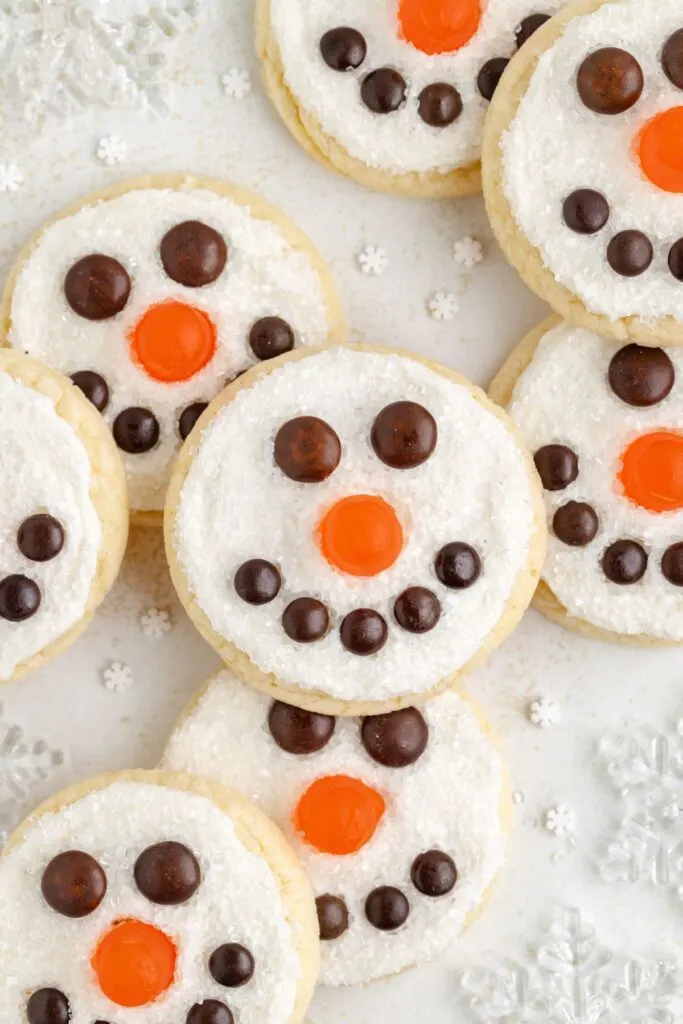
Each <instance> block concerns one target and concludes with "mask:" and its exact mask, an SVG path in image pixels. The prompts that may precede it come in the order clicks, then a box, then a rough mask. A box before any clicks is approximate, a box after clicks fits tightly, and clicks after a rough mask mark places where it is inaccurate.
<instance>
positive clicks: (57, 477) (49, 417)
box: [0, 349, 128, 683]
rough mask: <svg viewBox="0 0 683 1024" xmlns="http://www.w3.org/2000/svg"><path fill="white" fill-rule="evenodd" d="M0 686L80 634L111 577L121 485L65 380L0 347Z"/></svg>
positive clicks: (93, 420) (92, 421)
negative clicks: (1, 495)
mask: <svg viewBox="0 0 683 1024" xmlns="http://www.w3.org/2000/svg"><path fill="white" fill-rule="evenodd" d="M0 409H1V410H2V415H1V416H0V480H2V489H3V497H2V502H0V683H3V682H7V681H8V680H10V679H13V678H15V677H16V676H18V675H21V674H23V673H24V672H26V671H28V670H29V669H32V668H37V667H39V666H40V665H44V664H46V663H47V662H48V661H50V660H51V659H52V658H54V657H55V656H56V655H57V654H59V653H60V652H61V651H63V650H64V649H65V648H66V647H68V645H69V644H70V643H72V642H73V641H74V640H75V639H76V637H77V636H78V635H79V633H81V632H82V631H83V629H85V627H86V626H87V625H88V623H89V622H90V620H91V618H92V616H93V613H94V612H95V609H96V608H97V606H98V605H99V604H100V602H101V601H102V600H103V598H104V597H105V595H106V594H107V592H108V591H109V589H110V588H111V586H112V584H113V583H114V580H115V579H116V576H117V574H118V571H119V567H120V565H121V560H122V558H123V553H124V550H125V547H126V540H127V536H128V504H127V496H126V482H125V477H124V473H123V467H122V465H121V461H120V459H119V457H118V454H117V452H116V448H115V446H114V442H113V441H112V439H111V435H110V433H109V431H108V430H107V429H106V427H105V426H104V424H103V422H102V419H101V417H100V416H99V415H98V413H97V412H96V411H95V410H94V409H93V407H92V406H91V405H90V403H89V402H88V401H86V399H85V398H84V397H83V395H82V394H81V393H80V391H79V390H78V389H77V388H76V387H74V385H73V384H72V383H71V381H69V380H67V379H66V378H64V377H62V376H61V375H60V374H58V373H55V372H54V371H53V370H49V369H48V368H47V367H45V366H42V365H41V364H40V363H38V362H36V361H35V360H33V359H29V358H28V357H27V356H22V355H19V354H18V353H16V352H11V351H7V350H2V349H0Z"/></svg>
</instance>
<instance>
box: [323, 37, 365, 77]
mask: <svg viewBox="0 0 683 1024" xmlns="http://www.w3.org/2000/svg"><path fill="white" fill-rule="evenodd" d="M320 52H321V54H322V58H323V60H324V61H325V63H326V64H327V66H328V67H330V68H332V70H333V71H353V70H355V68H359V67H360V66H361V64H362V63H363V61H364V60H365V58H366V56H367V52H368V45H367V43H366V42H365V38H364V37H363V36H362V35H361V33H360V32H358V30H357V29H355V28H349V27H348V26H340V27H339V28H331V29H330V30H329V31H328V32H326V33H325V35H324V36H323V37H322V39H321V40H320Z"/></svg>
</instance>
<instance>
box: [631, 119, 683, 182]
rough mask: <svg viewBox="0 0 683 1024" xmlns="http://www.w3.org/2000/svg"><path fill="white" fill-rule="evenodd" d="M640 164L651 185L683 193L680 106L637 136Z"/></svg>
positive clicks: (647, 125)
mask: <svg viewBox="0 0 683 1024" xmlns="http://www.w3.org/2000/svg"><path fill="white" fill-rule="evenodd" d="M639 149H640V164H641V167H642V168H643V171H644V172H645V174H646V175H647V177H648V178H649V179H650V181H651V182H652V184H653V185H656V186H657V187H658V188H661V189H663V190H664V191H665V192H683V107H672V108H671V110H665V111H664V113H663V114H657V115H656V117H653V118H652V120H651V121H648V123H647V124H646V125H645V127H644V128H643V130H642V131H641V133H640V137H639Z"/></svg>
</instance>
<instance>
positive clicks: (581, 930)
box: [462, 910, 683, 1024]
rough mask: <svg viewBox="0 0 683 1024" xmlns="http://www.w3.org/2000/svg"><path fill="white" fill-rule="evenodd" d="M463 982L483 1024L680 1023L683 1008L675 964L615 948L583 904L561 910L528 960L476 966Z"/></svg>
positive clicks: (681, 985) (477, 1017)
mask: <svg viewBox="0 0 683 1024" xmlns="http://www.w3.org/2000/svg"><path fill="white" fill-rule="evenodd" d="M529 948H530V949H533V948H534V946H532V945H531V943H530V944H529ZM462 984H463V988H464V990H465V991H466V992H467V993H469V995H470V998H469V1006H470V1008H471V1009H472V1011H473V1013H474V1015H475V1019H476V1020H477V1021H481V1022H483V1024H496V1022H497V1024H675V1022H676V1021H679V1020H681V1016H680V1012H676V1011H677V1010H678V1011H680V1010H681V1008H683V1007H682V1005H681V1004H682V1003H683V980H682V979H681V974H680V971H679V970H678V968H677V966H676V965H675V964H674V963H672V962H668V961H661V962H659V963H655V964H651V965H641V964H639V963H637V962H636V961H635V960H627V959H626V958H624V957H623V956H618V955H616V954H615V953H612V952H611V951H610V950H607V949H605V948H604V947H602V946H600V945H599V944H598V941H597V940H596V937H595V931H594V930H593V929H592V928H590V927H588V926H587V925H584V924H583V922H582V920H581V915H580V913H579V911H578V910H566V911H565V912H564V913H563V914H562V915H561V916H558V920H557V921H556V923H555V924H554V925H553V926H552V927H551V929H550V930H549V932H548V933H547V934H546V935H545V936H544V937H543V939H542V941H541V944H540V946H539V947H537V949H536V952H535V953H534V954H533V956H532V957H531V959H530V960H529V962H528V963H527V964H526V965H522V964H514V963H513V964H512V965H511V966H505V967H503V966H501V967H500V968H499V969H496V970H491V969H489V968H488V967H487V968H481V969H474V970H471V971H468V972H467V973H466V974H465V975H464V977H463V979H462Z"/></svg>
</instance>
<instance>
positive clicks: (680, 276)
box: [669, 238, 683, 281]
mask: <svg viewBox="0 0 683 1024" xmlns="http://www.w3.org/2000/svg"><path fill="white" fill-rule="evenodd" d="M669 270H670V271H671V273H672V274H673V276H674V277H675V278H676V280H677V281H683V238H679V239H678V241H677V242H674V244H673V245H672V246H671V250H670V252H669Z"/></svg>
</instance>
